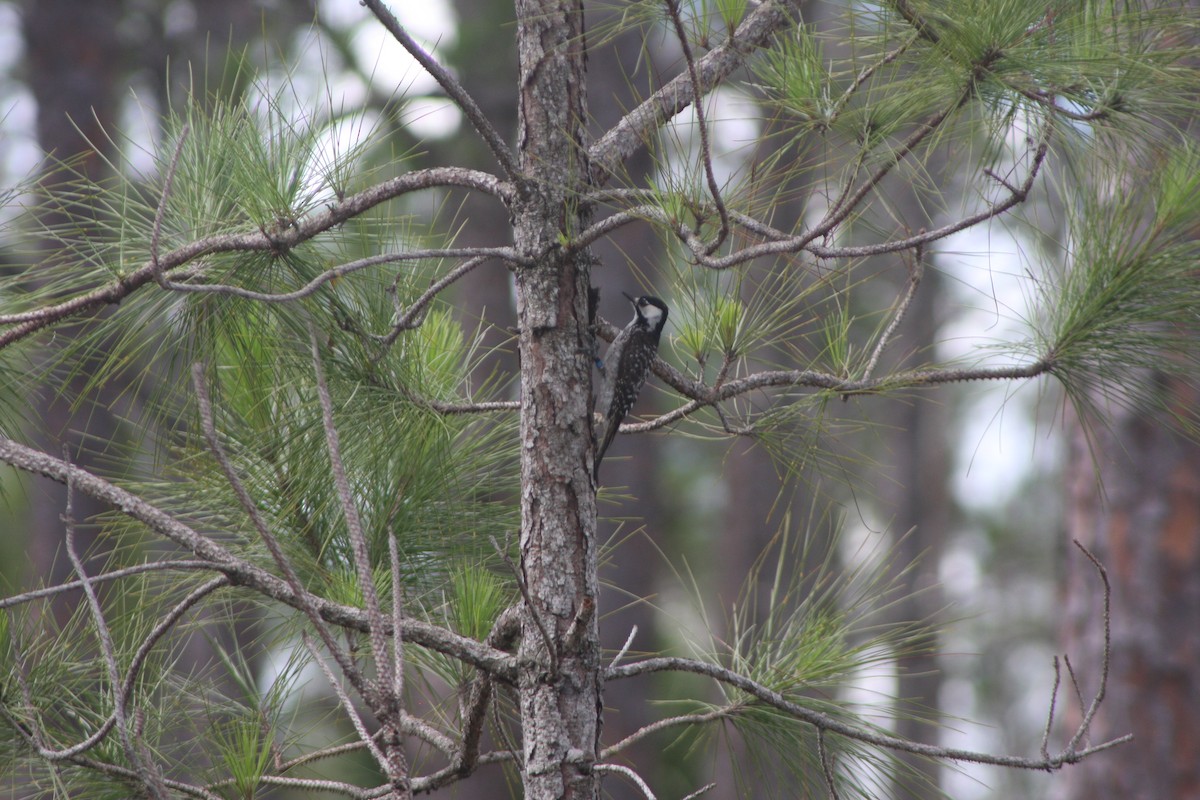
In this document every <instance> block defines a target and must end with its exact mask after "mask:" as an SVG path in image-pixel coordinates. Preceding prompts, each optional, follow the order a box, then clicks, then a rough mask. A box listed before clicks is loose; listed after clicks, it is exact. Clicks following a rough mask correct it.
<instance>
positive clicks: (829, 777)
mask: <svg viewBox="0 0 1200 800" xmlns="http://www.w3.org/2000/svg"><path fill="white" fill-rule="evenodd" d="M817 758H818V759H820V761H821V774H823V775H824V776H825V786H826V788H828V789H829V800H839V797H838V790H837V782H836V781H835V780H834V775H833V759H832V758H830V756H829V752H828V750H826V748H825V731H824V730H823V729H821V728H817Z"/></svg>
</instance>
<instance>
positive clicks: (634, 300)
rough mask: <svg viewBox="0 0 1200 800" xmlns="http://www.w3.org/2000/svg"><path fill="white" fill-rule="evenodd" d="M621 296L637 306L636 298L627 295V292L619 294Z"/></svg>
mask: <svg viewBox="0 0 1200 800" xmlns="http://www.w3.org/2000/svg"><path fill="white" fill-rule="evenodd" d="M621 294H623V295H625V299H626V300H628V301H629V302H631V303H633V304H634V305H635V306H636V305H637V298H636V297H634V296H632V295H631V294H629V292H621Z"/></svg>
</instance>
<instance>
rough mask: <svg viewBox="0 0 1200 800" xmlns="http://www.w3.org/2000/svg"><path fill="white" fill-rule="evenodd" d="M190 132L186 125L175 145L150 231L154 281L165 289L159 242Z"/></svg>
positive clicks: (188, 126) (151, 263) (189, 127)
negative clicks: (180, 160) (180, 159)
mask: <svg viewBox="0 0 1200 800" xmlns="http://www.w3.org/2000/svg"><path fill="white" fill-rule="evenodd" d="M190 130H191V125H189V124H185V125H184V126H183V128H182V129H180V131H179V141H178V142H177V143H176V144H175V154H174V155H173V156H171V163H170V165H169V166H168V167H167V174H166V177H165V178H163V188H162V195H161V196H160V197H159V199H158V208H156V209H155V210H154V228H153V229H152V230H151V231H150V265H151V267H152V268H153V270H154V280H156V281H158V285H159V286H161V287H163V288H164V289H165V288H166V286H167V281H166V279H165V278H164V277H163V273H162V269H161V267H160V266H159V263H158V241H159V237H160V236H161V235H162V223H163V216H164V215H165V214H166V212H167V198H168V197H170V196H171V185H172V184H173V183H174V182H175V170H176V169H177V168H178V167H179V155H180V154H181V153H182V152H183V143H184V141H185V140H186V139H187V135H188V132H189V131H190Z"/></svg>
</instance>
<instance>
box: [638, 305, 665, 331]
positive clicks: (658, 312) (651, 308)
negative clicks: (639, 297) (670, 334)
mask: <svg viewBox="0 0 1200 800" xmlns="http://www.w3.org/2000/svg"><path fill="white" fill-rule="evenodd" d="M642 316H643V317H645V318H646V322H647V323H648V324H649V325H650V327H652V328H653V327H654V326H655V325H657V324H658V320H659V319H660V318H661V317H662V309H661V308H659V307H658V306H656V305H653V304H651V303H647V304H646V305H644V306H643V307H642Z"/></svg>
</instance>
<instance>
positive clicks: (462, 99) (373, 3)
mask: <svg viewBox="0 0 1200 800" xmlns="http://www.w3.org/2000/svg"><path fill="white" fill-rule="evenodd" d="M362 4H363V5H364V6H366V7H367V8H368V9H369V10H370V11H371V13H372V14H374V15H375V18H376V19H378V20H379V21H380V22H381V23H383V27H385V28H387V30H388V33H390V34H391V35H392V37H393V38H395V40H396V41H397V42H399V43H400V46H401V47H403V48H404V49H405V50H407V51H408V53H409V55H411V56H412V57H413V58H414V59H416V61H417V63H418V64H420V65H421V66H422V67H423V68H424V69H425V71H426V72H428V73H429V74H430V75H431V76H432V77H433V79H434V80H436V81H437V82H438V85H440V86H441V87H442V89H444V90H445V92H446V94H447V95H448V96H449V97H450V99H452V100H453V101H454V103H455V105H457V106H458V107H459V109H460V110H462V112H463V114H465V115H466V117H467V119H469V120H470V121H471V125H472V126H473V127H474V128H475V131H476V132H477V133H478V134H479V136H480V138H481V139H483V142H484V144H486V145H487V147H488V149H489V150H491V151H492V155H493V156H495V157H496V161H497V162H499V164H500V168H501V169H503V170H504V175H505V177H507V178H508V179H509V180H514V181H515V180H516V179H517V178H518V176H519V175H520V174H521V170H520V168H519V167H518V166H517V160H516V158H514V157H513V154H512V151H511V150H509V148H508V145H506V144H505V143H504V139H503V138H501V136H500V134H499V133H498V132H497V131H496V128H495V127H494V126H493V125H492V123H491V121H490V120H488V118H487V117H486V116H485V115H484V113H483V110H482V109H480V108H479V105H478V104H477V103H476V102H475V99H474V98H473V97H471V95H470V94H469V93H468V92H467V90H466V89H465V88H463V85H462V84H461V83H459V82H458V81H457V80H456V79H455V77H454V76H453V75H451V74H450V72H449V70H447V69H446V68H445V67H443V66H442V65H441V64H439V63H438V62H437V60H436V59H434V58H433V56H431V55H429V54H428V53H426V52H425V50H424V49H423V48H422V47H421V45H419V44H417V41H416V40H415V39H413V38H412V37H411V36H409V35H408V31H406V30H404V26H403V25H401V24H400V21H399V20H398V19H396V16H395V15H394V14H392V12H391V11H390V10H389V9H388V8H387V7H386V6H384V5H383V3H381V2H380V1H379V0H362Z"/></svg>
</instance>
